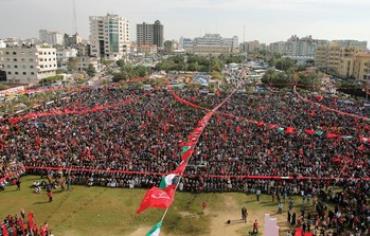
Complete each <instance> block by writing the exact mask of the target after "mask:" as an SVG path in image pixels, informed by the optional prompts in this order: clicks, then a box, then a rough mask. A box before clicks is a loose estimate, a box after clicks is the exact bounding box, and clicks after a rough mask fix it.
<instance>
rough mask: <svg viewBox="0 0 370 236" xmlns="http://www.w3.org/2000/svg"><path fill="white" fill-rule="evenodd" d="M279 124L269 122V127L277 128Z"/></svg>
mask: <svg viewBox="0 0 370 236" xmlns="http://www.w3.org/2000/svg"><path fill="white" fill-rule="evenodd" d="M278 127H279V126H278V125H277V124H269V128H270V129H276V128H278Z"/></svg>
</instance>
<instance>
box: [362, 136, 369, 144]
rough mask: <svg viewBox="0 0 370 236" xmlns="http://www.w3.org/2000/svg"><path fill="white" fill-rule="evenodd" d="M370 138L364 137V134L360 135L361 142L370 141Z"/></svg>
mask: <svg viewBox="0 0 370 236" xmlns="http://www.w3.org/2000/svg"><path fill="white" fill-rule="evenodd" d="M369 140H370V139H369V138H367V137H364V136H360V142H361V143H368V142H369Z"/></svg>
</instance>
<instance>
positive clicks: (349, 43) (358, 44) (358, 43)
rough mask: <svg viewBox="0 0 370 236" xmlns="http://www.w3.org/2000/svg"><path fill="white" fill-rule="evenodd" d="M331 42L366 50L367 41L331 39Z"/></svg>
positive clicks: (344, 46) (343, 46)
mask: <svg viewBox="0 0 370 236" xmlns="http://www.w3.org/2000/svg"><path fill="white" fill-rule="evenodd" d="M332 43H333V44H335V45H337V46H339V47H342V48H356V49H359V50H361V51H366V50H367V41H358V40H333V41H332Z"/></svg>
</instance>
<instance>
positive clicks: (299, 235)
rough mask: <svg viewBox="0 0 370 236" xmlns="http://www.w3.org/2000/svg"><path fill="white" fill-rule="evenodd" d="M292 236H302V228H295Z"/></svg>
mask: <svg viewBox="0 0 370 236" xmlns="http://www.w3.org/2000/svg"><path fill="white" fill-rule="evenodd" d="M294 236H303V229H302V228H296V229H295V233H294Z"/></svg>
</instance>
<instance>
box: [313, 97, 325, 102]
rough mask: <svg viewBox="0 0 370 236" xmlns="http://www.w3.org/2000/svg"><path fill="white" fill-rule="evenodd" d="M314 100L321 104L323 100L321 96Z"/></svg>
mask: <svg viewBox="0 0 370 236" xmlns="http://www.w3.org/2000/svg"><path fill="white" fill-rule="evenodd" d="M315 98H316V100H317V101H318V102H321V101H322V100H323V99H324V97H323V96H316V97H315Z"/></svg>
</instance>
